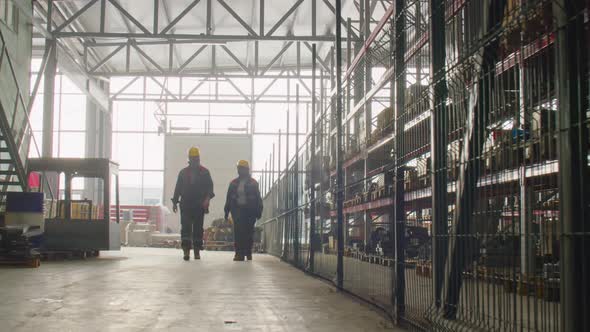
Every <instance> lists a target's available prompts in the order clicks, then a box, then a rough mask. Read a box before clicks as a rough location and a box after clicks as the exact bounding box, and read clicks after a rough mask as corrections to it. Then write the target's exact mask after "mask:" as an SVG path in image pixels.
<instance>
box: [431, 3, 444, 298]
mask: <svg viewBox="0 0 590 332" xmlns="http://www.w3.org/2000/svg"><path fill="white" fill-rule="evenodd" d="M445 2H446V1H445V0H430V13H431V15H430V36H432V38H430V57H431V62H430V77H431V80H432V84H431V86H430V89H431V91H430V96H431V98H430V112H431V113H430V123H431V127H430V128H431V131H430V151H431V152H430V155H431V162H432V165H431V169H432V178H431V182H432V272H433V278H432V280H433V282H434V303H435V305H436V307H437V308H438V307H440V304H441V290H442V285H443V281H444V266H445V265H444V264H445V259H446V258H445V257H446V248H447V244H446V243H447V242H446V236H447V227H448V226H447V224H448V219H447V218H448V211H447V140H448V137H447V136H448V130H447V114H446V110H445V101H446V99H447V82H446V79H445V77H446V72H445V61H446V51H445V43H446V41H445Z"/></svg>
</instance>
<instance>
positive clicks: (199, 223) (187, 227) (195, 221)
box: [180, 207, 205, 249]
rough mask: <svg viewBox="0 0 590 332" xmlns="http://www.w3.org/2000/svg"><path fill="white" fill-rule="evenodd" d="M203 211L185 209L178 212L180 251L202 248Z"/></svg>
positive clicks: (199, 209)
mask: <svg viewBox="0 0 590 332" xmlns="http://www.w3.org/2000/svg"><path fill="white" fill-rule="evenodd" d="M204 218H205V211H204V210H203V209H201V208H194V207H193V208H188V209H187V208H185V209H181V210H180V226H181V228H180V239H181V240H182V249H191V247H192V248H197V249H202V247H203V219H204Z"/></svg>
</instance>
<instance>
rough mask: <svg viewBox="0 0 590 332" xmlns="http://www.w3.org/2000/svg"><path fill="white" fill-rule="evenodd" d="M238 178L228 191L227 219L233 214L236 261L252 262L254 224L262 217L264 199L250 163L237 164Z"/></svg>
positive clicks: (239, 162)
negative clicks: (245, 259)
mask: <svg viewBox="0 0 590 332" xmlns="http://www.w3.org/2000/svg"><path fill="white" fill-rule="evenodd" d="M237 168H238V177H237V178H235V179H234V180H233V181H232V182H231V183H230V184H229V188H228V190H227V197H226V200H225V219H226V220H227V219H228V216H229V213H230V212H231V215H232V219H233V222H234V248H235V251H236V255H235V256H234V261H243V260H244V258H247V259H248V260H252V245H253V237H254V224H255V223H256V219H260V217H261V215H262V208H263V207H262V197H261V196H260V190H259V188H258V182H256V180H254V179H253V178H252V176H251V175H250V163H248V161H246V160H240V161H238V164H237Z"/></svg>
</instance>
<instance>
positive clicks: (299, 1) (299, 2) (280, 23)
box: [266, 0, 303, 37]
mask: <svg viewBox="0 0 590 332" xmlns="http://www.w3.org/2000/svg"><path fill="white" fill-rule="evenodd" d="M302 3H303V0H297V2H295V3H294V4H293V6H291V8H289V10H288V11H287V12H286V13H285V15H283V16H282V17H281V18H280V19H279V20H278V22H277V23H275V25H274V26H273V27H272V28H271V29H270V30H269V31H268V32H267V33H266V36H267V37H270V36H272V34H273V33H274V32H275V31H277V29H278V28H280V27H281V25H282V24H283V23H284V22H285V21H286V20H287V19H288V18H289V16H291V14H293V13H294V12H295V11H296V10H297V8H299V6H300V5H301V4H302Z"/></svg>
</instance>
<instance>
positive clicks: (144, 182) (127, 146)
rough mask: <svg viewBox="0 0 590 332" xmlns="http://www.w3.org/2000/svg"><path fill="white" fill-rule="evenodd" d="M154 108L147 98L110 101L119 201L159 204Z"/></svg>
mask: <svg viewBox="0 0 590 332" xmlns="http://www.w3.org/2000/svg"><path fill="white" fill-rule="evenodd" d="M117 80H118V79H116V78H115V79H113V80H112V84H115V86H116V85H117V83H118V82H116V81H117ZM112 87H113V86H111V88H112ZM156 107H157V105H156V104H155V103H154V102H149V101H115V102H114V103H113V160H115V161H117V162H118V163H119V167H120V170H121V173H120V190H121V204H125V205H159V204H161V203H162V191H163V184H164V136H162V135H160V134H158V121H157V120H156V118H155V117H154V112H155V110H156Z"/></svg>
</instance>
